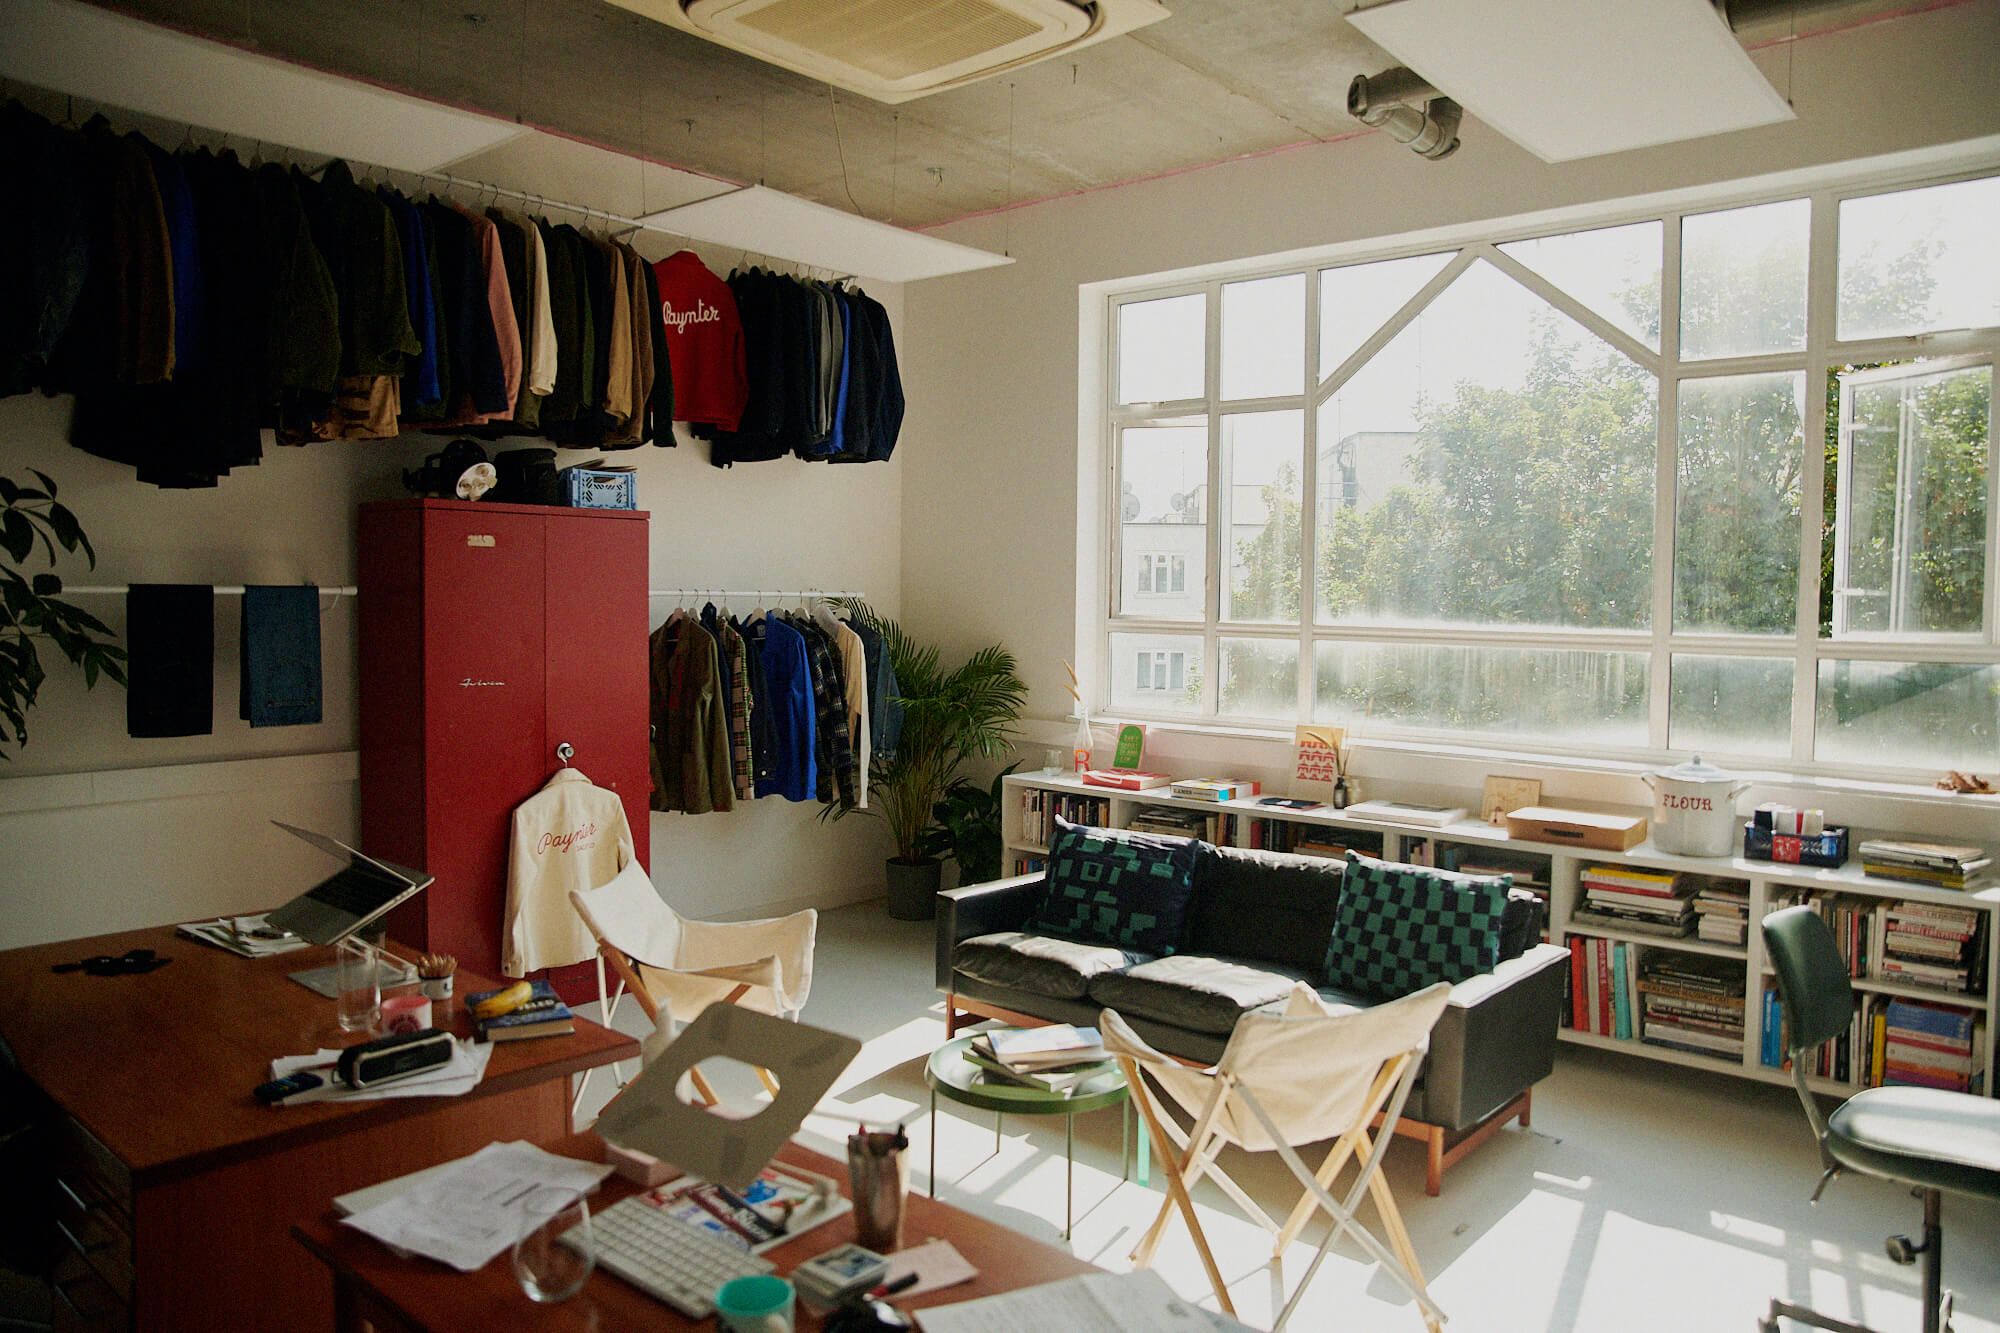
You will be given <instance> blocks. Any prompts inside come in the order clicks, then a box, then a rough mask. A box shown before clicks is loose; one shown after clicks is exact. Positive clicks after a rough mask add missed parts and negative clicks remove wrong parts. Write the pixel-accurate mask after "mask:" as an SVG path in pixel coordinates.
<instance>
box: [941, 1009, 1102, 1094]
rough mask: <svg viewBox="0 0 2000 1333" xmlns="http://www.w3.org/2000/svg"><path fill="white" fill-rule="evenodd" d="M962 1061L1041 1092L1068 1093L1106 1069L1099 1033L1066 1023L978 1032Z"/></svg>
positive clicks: (1002, 1079)
mask: <svg viewBox="0 0 2000 1333" xmlns="http://www.w3.org/2000/svg"><path fill="white" fill-rule="evenodd" d="M965 1058H966V1059H967V1060H969V1061H971V1062H972V1063H973V1064H975V1065H978V1066H979V1069H980V1072H981V1073H982V1074H984V1075H985V1076H986V1078H988V1079H989V1080H997V1081H1000V1082H1006V1083H1018V1084H1020V1085H1021V1086H1022V1087H1027V1088H1040V1089H1042V1090H1043V1091H1044V1092H1068V1091H1069V1090H1070V1089H1071V1088H1074V1087H1075V1086H1076V1085H1077V1084H1079V1083H1082V1082H1084V1081H1085V1080H1087V1079H1092V1078H1095V1077H1097V1076H1098V1075H1099V1074H1101V1073H1103V1072H1105V1070H1107V1069H1108V1068H1110V1056H1109V1055H1107V1054H1106V1053H1105V1050H1104V1042H1103V1039H1102V1038H1101V1037H1099V1036H1098V1032H1097V1029H1096V1028H1079V1027H1073V1026H1071V1025H1070V1024H1068V1023H1052V1024H1050V1025H1049V1026H1047V1027H1040V1028H1020V1029H1002V1030H1001V1031H998V1032H982V1033H980V1034H979V1035H978V1036H976V1037H974V1038H973V1039H972V1040H971V1041H970V1042H968V1043H967V1044H966V1048H965Z"/></svg>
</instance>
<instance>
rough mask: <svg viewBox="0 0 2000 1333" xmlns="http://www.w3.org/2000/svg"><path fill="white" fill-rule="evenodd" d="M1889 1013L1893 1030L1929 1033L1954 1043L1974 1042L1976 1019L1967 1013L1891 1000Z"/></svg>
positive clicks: (1908, 1001)
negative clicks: (1972, 1040) (1973, 1025)
mask: <svg viewBox="0 0 2000 1333" xmlns="http://www.w3.org/2000/svg"><path fill="white" fill-rule="evenodd" d="M1886 1012H1887V1014H1888V1017H1889V1027H1890V1028H1891V1029H1895V1028H1902V1029H1903V1030H1904V1031H1906V1032H1922V1033H1927V1034H1929V1035H1930V1036H1933V1037H1942V1038H1944V1039H1945V1040H1947V1041H1954V1042H1963V1041H1970V1040H1971V1039H1972V1015H1971V1014H1969V1013H1967V1012H1966V1011H1965V1010H1963V1009H1941V1008H1938V1007H1937V1006H1936V1005H1929V1004H1917V1003H1915V1002H1913V1001H1910V1000H1891V1001H1889V1007H1888V1009H1887V1010H1886Z"/></svg>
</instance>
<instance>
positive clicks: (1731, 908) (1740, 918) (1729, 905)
mask: <svg viewBox="0 0 2000 1333" xmlns="http://www.w3.org/2000/svg"><path fill="white" fill-rule="evenodd" d="M1688 879H1689V880H1690V881H1692V882H1693V884H1694V915H1695V923H1696V924H1695V931H1694V933H1695V935H1696V937H1697V938H1700V939H1704V940H1707V941H1708V942H1709V943H1710V944H1733V945H1738V946H1740V945H1742V944H1743V943H1744V942H1745V940H1747V939H1748V937H1749V934H1750V886H1749V885H1748V884H1745V883H1744V882H1743V881H1742V880H1740V879H1714V878H1711V877H1709V876H1707V875H1690V876H1688Z"/></svg>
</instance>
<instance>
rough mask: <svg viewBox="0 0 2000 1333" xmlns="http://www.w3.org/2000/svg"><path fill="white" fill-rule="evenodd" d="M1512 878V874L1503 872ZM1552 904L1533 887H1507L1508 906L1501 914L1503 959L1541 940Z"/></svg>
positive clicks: (1516, 955) (1516, 954)
mask: <svg viewBox="0 0 2000 1333" xmlns="http://www.w3.org/2000/svg"><path fill="white" fill-rule="evenodd" d="M1504 878H1507V879H1510V880H1511V879H1512V878H1513V876H1511V875H1509V876H1504ZM1548 918H1549V905H1548V904H1547V903H1546V902H1544V901H1543V900H1542V896H1541V895H1540V894H1538V893H1536V892H1535V891H1534V890H1533V889H1523V888H1510V889H1508V890H1507V907H1506V910H1505V911H1504V912H1503V913H1502V914H1501V917H1500V961H1501V962H1503V963H1504V962H1506V961H1507V960H1508V959H1510V958H1519V957H1520V956H1521V955H1522V954H1524V953H1526V952H1527V951H1528V950H1529V949H1532V948H1533V947H1534V946H1535V945H1537V944H1540V943H1541V942H1542V931H1544V930H1545V929H1547V928H1548V924H1549V919H1548Z"/></svg>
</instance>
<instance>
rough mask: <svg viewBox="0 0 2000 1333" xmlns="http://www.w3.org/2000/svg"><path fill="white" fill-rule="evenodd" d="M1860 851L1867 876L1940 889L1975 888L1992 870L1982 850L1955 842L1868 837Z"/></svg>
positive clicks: (1985, 853) (1986, 854)
mask: <svg viewBox="0 0 2000 1333" xmlns="http://www.w3.org/2000/svg"><path fill="white" fill-rule="evenodd" d="M1860 850H1861V869H1862V870H1863V871H1864V872H1865V873H1867V874H1870V875H1874V876H1877V877H1879V878H1882V879H1894V880H1902V881H1904V882H1906V883H1912V884H1927V885H1930V886H1931V887H1933V888H1940V889H1969V888H1975V887H1977V886H1978V885H1980V884H1983V883H1984V882H1985V881H1986V879H1987V877H1988V875H1989V873H1990V872H1991V870H1992V868H1993V857H1992V855H1991V854H1990V853H1989V852H1988V851H1987V850H1986V849H1985V848H1984V847H1971V846H1965V845H1962V844H1958V843H1942V842H1911V841H1906V840H1903V839H1897V838H1870V839H1868V840H1867V841H1865V842H1863V843H1862V844H1861V849H1860Z"/></svg>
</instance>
